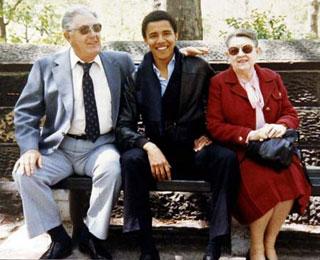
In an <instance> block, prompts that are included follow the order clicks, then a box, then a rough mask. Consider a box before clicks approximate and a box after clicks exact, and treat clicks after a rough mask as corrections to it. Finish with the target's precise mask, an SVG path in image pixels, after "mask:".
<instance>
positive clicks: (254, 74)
mask: <svg viewBox="0 0 320 260" xmlns="http://www.w3.org/2000/svg"><path fill="white" fill-rule="evenodd" d="M238 80H239V82H240V84H241V86H244V85H245V84H247V83H250V84H251V85H253V86H256V84H257V83H259V79H258V75H257V72H256V70H255V68H252V77H251V79H250V80H249V81H244V80H242V79H240V78H239V77H238Z"/></svg>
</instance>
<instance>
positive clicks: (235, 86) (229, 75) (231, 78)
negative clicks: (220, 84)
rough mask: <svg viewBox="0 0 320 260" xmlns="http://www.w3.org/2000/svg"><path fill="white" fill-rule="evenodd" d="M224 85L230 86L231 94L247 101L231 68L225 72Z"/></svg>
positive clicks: (245, 93)
mask: <svg viewBox="0 0 320 260" xmlns="http://www.w3.org/2000/svg"><path fill="white" fill-rule="evenodd" d="M224 81H225V83H227V84H228V85H230V87H231V91H232V92H233V93H235V94H236V95H238V96H241V97H244V98H246V99H248V95H247V92H246V91H245V89H244V88H243V87H242V86H241V85H240V82H239V80H238V78H237V75H236V73H235V72H234V71H233V69H232V67H231V66H230V67H229V68H228V69H227V70H226V77H225V80H224Z"/></svg>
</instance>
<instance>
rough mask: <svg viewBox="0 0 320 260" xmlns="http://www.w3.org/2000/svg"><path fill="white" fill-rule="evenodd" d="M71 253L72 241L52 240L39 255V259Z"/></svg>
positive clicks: (55, 257)
mask: <svg viewBox="0 0 320 260" xmlns="http://www.w3.org/2000/svg"><path fill="white" fill-rule="evenodd" d="M71 254H72V242H71V239H70V241H65V242H56V241H52V242H51V244H50V247H49V249H48V250H47V251H46V252H45V253H44V254H43V255H42V256H41V257H40V259H62V258H67V257H68V256H69V255H71Z"/></svg>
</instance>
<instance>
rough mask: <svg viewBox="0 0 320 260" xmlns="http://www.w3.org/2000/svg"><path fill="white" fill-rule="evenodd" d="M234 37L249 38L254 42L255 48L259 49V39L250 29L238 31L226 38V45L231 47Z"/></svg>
mask: <svg viewBox="0 0 320 260" xmlns="http://www.w3.org/2000/svg"><path fill="white" fill-rule="evenodd" d="M233 37H247V38H249V39H250V40H252V41H253V43H254V46H255V47H258V38H257V33H256V32H255V31H253V30H250V29H237V30H235V31H234V32H232V33H230V34H229V35H228V36H227V38H226V45H227V47H229V42H230V40H231V39H232V38H233Z"/></svg>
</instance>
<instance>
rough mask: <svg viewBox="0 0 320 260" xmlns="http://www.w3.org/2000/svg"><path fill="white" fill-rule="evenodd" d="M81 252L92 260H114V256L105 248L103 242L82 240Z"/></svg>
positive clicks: (80, 244) (80, 243)
mask: <svg viewBox="0 0 320 260" xmlns="http://www.w3.org/2000/svg"><path fill="white" fill-rule="evenodd" d="M79 250H80V252H82V253H84V254H87V255H89V256H90V258H91V259H107V260H112V255H111V254H110V253H109V252H108V250H107V249H106V248H105V245H103V244H102V242H96V241H94V240H93V239H92V238H89V239H86V240H80V242H79Z"/></svg>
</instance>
